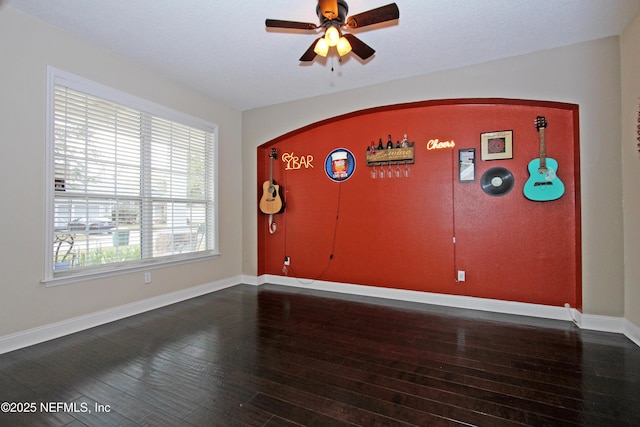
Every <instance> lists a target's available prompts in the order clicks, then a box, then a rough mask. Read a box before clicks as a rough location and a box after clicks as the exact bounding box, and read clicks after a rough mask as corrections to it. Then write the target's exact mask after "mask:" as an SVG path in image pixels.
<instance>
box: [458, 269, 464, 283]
mask: <svg viewBox="0 0 640 427" xmlns="http://www.w3.org/2000/svg"><path fill="white" fill-rule="evenodd" d="M465 278H466V274H465V272H464V270H458V282H464V281H465Z"/></svg>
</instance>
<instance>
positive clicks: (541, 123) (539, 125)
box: [535, 116, 547, 131]
mask: <svg viewBox="0 0 640 427" xmlns="http://www.w3.org/2000/svg"><path fill="white" fill-rule="evenodd" d="M535 124H536V129H537V130H538V131H540V129H544V128H546V127H547V119H546V118H545V117H544V116H538V117H536V121H535Z"/></svg>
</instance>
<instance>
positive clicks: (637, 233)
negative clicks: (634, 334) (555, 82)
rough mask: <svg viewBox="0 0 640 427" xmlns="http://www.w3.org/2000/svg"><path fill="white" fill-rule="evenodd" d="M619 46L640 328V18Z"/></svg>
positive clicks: (627, 216)
mask: <svg viewBox="0 0 640 427" xmlns="http://www.w3.org/2000/svg"><path fill="white" fill-rule="evenodd" d="M620 45H621V57H622V176H623V180H624V181H623V182H624V185H623V201H624V264H625V266H624V273H625V318H626V319H627V320H628V321H630V322H633V323H634V324H635V325H636V326H637V327H638V328H640V188H639V186H640V153H638V149H637V145H636V144H637V143H638V140H637V139H636V138H637V137H638V131H637V126H638V125H639V124H640V123H638V108H640V107H639V106H640V15H638V16H636V19H635V20H634V21H633V22H632V23H631V24H630V25H629V26H628V27H627V29H626V30H625V32H624V33H623V34H622V36H621V37H620ZM639 331H640V329H639Z"/></svg>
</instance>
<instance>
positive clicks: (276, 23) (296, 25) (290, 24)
mask: <svg viewBox="0 0 640 427" xmlns="http://www.w3.org/2000/svg"><path fill="white" fill-rule="evenodd" d="M264 24H265V25H266V26H267V27H268V28H292V29H294V30H315V29H316V28H318V26H317V25H316V24H312V23H310V22H296V21H282V20H280V19H267V20H265V22H264Z"/></svg>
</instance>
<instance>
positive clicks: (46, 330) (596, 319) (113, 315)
mask: <svg viewBox="0 0 640 427" xmlns="http://www.w3.org/2000/svg"><path fill="white" fill-rule="evenodd" d="M241 283H244V284H248V285H254V286H260V285H263V284H266V283H272V284H275V285H284V286H291V287H298V288H305V289H315V290H321V291H328V292H339V293H345V294H351V295H360V296H370V297H375V298H386V299H393V300H399V301H411V302H417V303H423V304H434V305H442V306H448V307H456V308H466V309H471V310H482V311H489V312H495V313H505V314H516V315H521V316H532V317H541V318H546V319H555V320H566V321H572V320H573V321H575V322H576V324H578V326H580V327H581V328H584V329H592V330H597V331H605V332H615V333H621V334H624V335H626V336H627V337H628V338H629V339H630V340H631V341H633V342H634V343H635V344H637V345H638V346H640V328H639V327H638V326H636V325H634V324H633V323H631V322H629V321H628V320H625V319H623V318H617V317H609V316H597V315H589V314H582V313H580V312H579V311H577V310H575V309H573V308H572V309H567V308H565V307H553V306H546V305H540V304H527V303H521V302H513V301H502V300H493V299H486V298H475V297H466V296H459V295H446V294H435V293H430V292H422V291H409V290H403V289H392V288H381V287H376V286H365V285H355V284H348V283H337V282H326V281H320V280H315V281H312V280H306V279H296V278H292V277H283V276H272V275H263V276H259V277H256V276H247V275H241V276H236V277H231V278H228V279H223V280H219V281H215V282H211V283H207V284H204V285H200V286H196V287H193V288H189V289H183V290H180V291H176V292H171V293H169V294H165V295H159V296H157V297H153V298H148V299H145V300H142V301H136V302H133V303H130V304H125V305H122V306H119V307H114V308H111V309H107V310H102V311H98V312H95V313H91V314H87V315H84V316H79V317H74V318H72V319H67V320H63V321H61V322H56V323H51V324H49V325H44V326H40V327H36V328H33V329H28V330H26V331H21V332H17V333H14V334H10V335H5V336H2V337H0V354H3V353H7V352H10V351H13V350H18V349H20V348H23V347H28V346H31V345H34V344H38V343H41V342H45V341H49V340H51V339H54V338H59V337H62V336H64V335H69V334H73V333H75V332H80V331H82V330H85V329H89V328H93V327H95V326H100V325H104V324H106V323H110V322H113V321H116V320H120V319H124V318H126V317H129V316H133V315H136V314H140V313H144V312H146V311H150V310H155V309H157V308H160V307H164V306H167V305H170V304H175V303H177V302H180V301H184V300H187V299H191V298H195V297H198V296H201V295H205V294H208V293H211V292H215V291H218V290H221V289H225V288H228V287H231V286H235V285H238V284H241Z"/></svg>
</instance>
